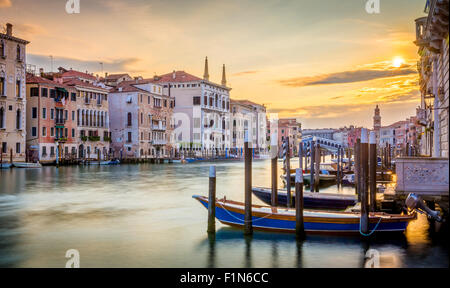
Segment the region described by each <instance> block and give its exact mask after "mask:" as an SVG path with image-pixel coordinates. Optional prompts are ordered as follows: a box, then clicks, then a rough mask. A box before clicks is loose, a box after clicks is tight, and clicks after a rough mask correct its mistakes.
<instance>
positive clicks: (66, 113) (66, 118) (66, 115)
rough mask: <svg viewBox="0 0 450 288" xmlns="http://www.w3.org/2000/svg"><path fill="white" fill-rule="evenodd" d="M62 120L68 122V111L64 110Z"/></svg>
mask: <svg viewBox="0 0 450 288" xmlns="http://www.w3.org/2000/svg"><path fill="white" fill-rule="evenodd" d="M64 120H66V121H67V120H69V111H67V110H64Z"/></svg>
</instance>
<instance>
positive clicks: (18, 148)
mask: <svg viewBox="0 0 450 288" xmlns="http://www.w3.org/2000/svg"><path fill="white" fill-rule="evenodd" d="M16 153H17V154H20V153H21V152H20V143H16Z"/></svg>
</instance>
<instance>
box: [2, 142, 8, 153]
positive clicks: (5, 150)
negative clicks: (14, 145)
mask: <svg viewBox="0 0 450 288" xmlns="http://www.w3.org/2000/svg"><path fill="white" fill-rule="evenodd" d="M7 147H8V146H7V144H6V142H2V153H7V152H8V151H7V150H8V148H7Z"/></svg>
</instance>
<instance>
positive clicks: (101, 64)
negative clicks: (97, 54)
mask: <svg viewBox="0 0 450 288" xmlns="http://www.w3.org/2000/svg"><path fill="white" fill-rule="evenodd" d="M100 67H102V74H103V62H100Z"/></svg>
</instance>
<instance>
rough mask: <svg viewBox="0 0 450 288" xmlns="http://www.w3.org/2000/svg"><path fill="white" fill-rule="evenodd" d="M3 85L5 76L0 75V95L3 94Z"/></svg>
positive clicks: (4, 84)
mask: <svg viewBox="0 0 450 288" xmlns="http://www.w3.org/2000/svg"><path fill="white" fill-rule="evenodd" d="M5 86H6V82H5V78H4V77H0V96H4V95H5Z"/></svg>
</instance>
